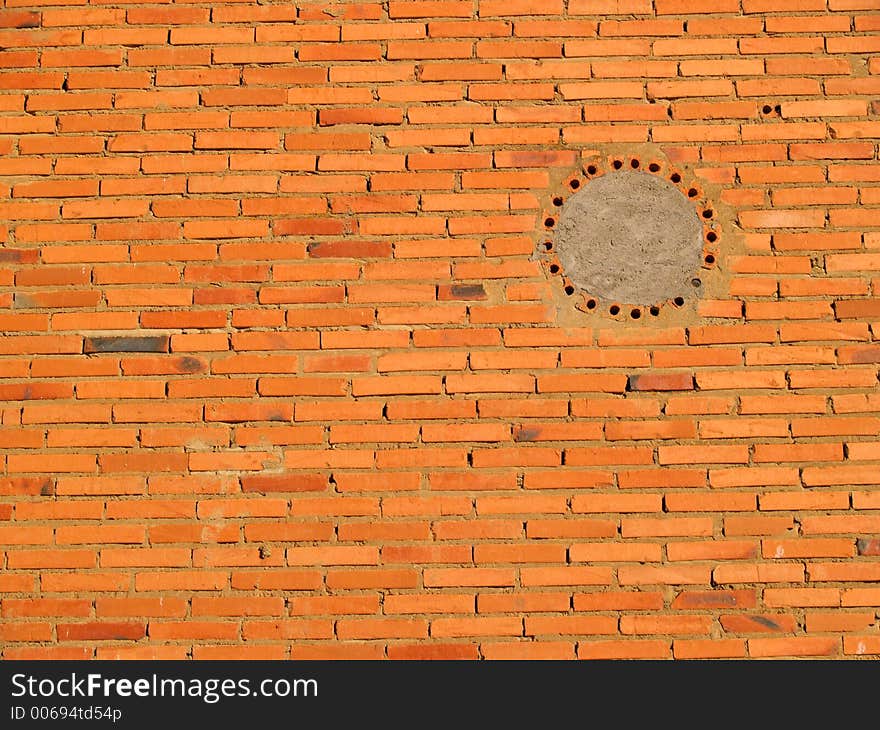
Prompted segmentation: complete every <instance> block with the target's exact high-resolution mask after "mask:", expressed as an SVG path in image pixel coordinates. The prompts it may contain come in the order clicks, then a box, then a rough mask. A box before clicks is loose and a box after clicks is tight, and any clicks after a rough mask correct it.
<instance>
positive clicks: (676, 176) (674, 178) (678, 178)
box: [669, 172, 681, 183]
mask: <svg viewBox="0 0 880 730" xmlns="http://www.w3.org/2000/svg"><path fill="white" fill-rule="evenodd" d="M669 179H670V180H672V182H674V183H680V182H681V175H679V174H678V173H677V172H673V173H672V174H671V175H670V176H669Z"/></svg>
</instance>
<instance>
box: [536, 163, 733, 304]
mask: <svg viewBox="0 0 880 730" xmlns="http://www.w3.org/2000/svg"><path fill="white" fill-rule="evenodd" d="M624 169H628V170H632V171H633V172H642V173H645V174H649V175H655V176H657V177H660V178H662V179H663V180H665V181H668V182H670V183H672V184H673V185H674V186H675V187H676V188H677V189H678V190H679V192H681V194H682V195H683V196H684V197H685V198H687V199H688V200H690V201H691V202H693V203H694V204H695V206H696V208H697V215H698V218H699V219H700V221H701V222H702V224H703V250H702V256H701V269H702V270H704V271H707V272H709V271H712V270H714V269H715V267H716V264H717V262H718V245H719V243H720V241H721V224H720V223H719V222H718V221H717V218H716V211H715V208H714V206H713V204H712V202H711V201H710V200H709V199H708V198H707V196H706V195H705V193H704V189H703V187H702V186H701V185H700V184H699V183H697V182H696V181H694V180H693V179H692V178H690V179H688V180H685V175H684V173H683V172H682V171H681V170H680V169H678V168H676V167H674V166H671V165H668V164H666V163H664V162H662V161H661V160H659V159H649V160H643V159H640V157H639V156H626V155H609V156H608V157H607V158H605V165H604V166H603V164H602V162H600V160H599V159H596V160H593V161H590V162H587V163H585V164H583V165H582V166H581V168H580V170H579V171H576V172H574V173H571V174H569V175H568V176H566V177H565V179H564V182H563V183H562V185H561V187H560V188H559V189H558V190H557V191H556V192H555V193H554V194H553V195H551V198H550V203H551V206H552V207H549V208H545V209H544V211H543V212H542V214H541V227H542V233H543V236H542V238H543V241H542V243H541V244H540V249H541V250H540V253H541V254H542V257H541V261H542V266H543V267H544V270H545V272H547V273H548V274H549V275H551V276H558V277H560V278H561V280H562V290H563V292H564V293H565V294H566V296H569V297H573V298H574V306H575V308H576V309H578V310H580V311H581V312H586V313H589V314H594V313H598V312H602V311H604V312H606V313H607V314H608V315H609V316H611V317H612V318H615V319H619V320H631V321H646V320H647V321H650V320H649V317H659V316H660V314H661V312H662V310H663V309H664V308H669V307H671V308H675V309H680V308H681V307H683V306H684V305H685V303H686V302H685V298H684V297H682V296H678V297H674V298H672V299H667V300H664V301H660V302H656V303H654V304H651V305H648V306H645V305H640V304H631V303H627V302H616V301H615V302H605V303H603V302H601V301H600V300H599V298H598V297H596V296H594V295H592V294H591V293H590V292H586V291H578V287H576V286H575V284H574V283H573V282H572V281H571V280H570V279H569V278H568V277H567V276H566V275H565V272H564V271H563V268H562V264H561V263H560V261H559V258H558V257H557V256H556V248H555V243H554V241H553V233H554V228H555V226H556V223H557V222H558V220H559V214H560V209H561V208H562V206H563V205H564V204H565V201H566V200H567V198H568V197H570V196H572V195H574V194H576V193H577V192H578V191H579V190H581V189H582V188H583V187H584V185H587V184H589V182H590V181H591V180H595V179H596V178H598V177H601V176H602V175H607V174H614V173H615V172H617V171H619V170H624ZM692 281H693V283H694V288H695V289H699V288H701V287H702V280H701V278H699V277H698V276H696V275H695V277H694V279H693V280H692ZM645 315H647V316H645Z"/></svg>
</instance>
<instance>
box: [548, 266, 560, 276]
mask: <svg viewBox="0 0 880 730" xmlns="http://www.w3.org/2000/svg"><path fill="white" fill-rule="evenodd" d="M550 273H551V274H558V273H559V267H558V266H557V265H556V264H550Z"/></svg>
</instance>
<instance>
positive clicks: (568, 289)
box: [565, 284, 574, 296]
mask: <svg viewBox="0 0 880 730" xmlns="http://www.w3.org/2000/svg"><path fill="white" fill-rule="evenodd" d="M565 293H566V294H568V296H571V295H572V294H574V287H573V286H572V285H571V284H569V285H568V286H567V287H565Z"/></svg>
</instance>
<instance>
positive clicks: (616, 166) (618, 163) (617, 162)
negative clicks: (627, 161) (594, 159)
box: [611, 160, 623, 170]
mask: <svg viewBox="0 0 880 730" xmlns="http://www.w3.org/2000/svg"><path fill="white" fill-rule="evenodd" d="M611 166H612V167H613V168H614V169H615V170H619V169H620V168H621V167H623V161H622V160H615V161H614V162H612V163H611Z"/></svg>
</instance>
